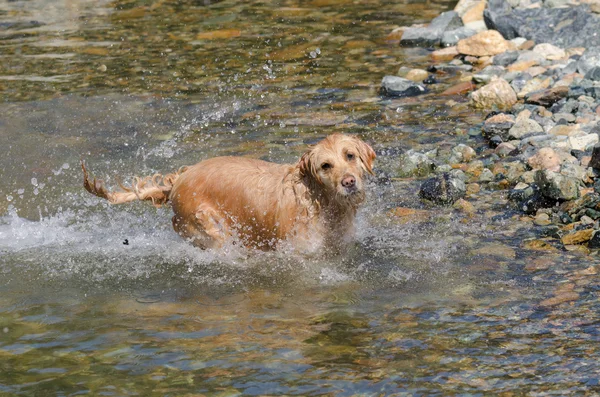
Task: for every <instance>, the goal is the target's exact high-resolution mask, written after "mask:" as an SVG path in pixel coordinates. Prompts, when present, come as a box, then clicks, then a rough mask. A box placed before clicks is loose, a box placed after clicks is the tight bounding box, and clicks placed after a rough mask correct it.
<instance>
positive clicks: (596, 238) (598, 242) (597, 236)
mask: <svg viewBox="0 0 600 397" xmlns="http://www.w3.org/2000/svg"><path fill="white" fill-rule="evenodd" d="M588 248H600V233H598V230H596V231H595V232H594V234H593V235H592V238H591V239H590V241H589V242H588Z"/></svg>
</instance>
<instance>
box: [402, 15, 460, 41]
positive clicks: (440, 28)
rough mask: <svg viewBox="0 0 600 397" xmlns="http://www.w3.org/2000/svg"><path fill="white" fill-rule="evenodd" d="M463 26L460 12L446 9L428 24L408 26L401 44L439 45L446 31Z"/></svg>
mask: <svg viewBox="0 0 600 397" xmlns="http://www.w3.org/2000/svg"><path fill="white" fill-rule="evenodd" d="M462 26H463V22H462V19H461V18H460V16H459V15H458V13H456V12H455V11H446V12H443V13H441V14H440V15H439V16H438V17H436V18H434V19H433V20H432V21H431V23H430V24H429V25H428V26H425V27H410V28H406V29H405V30H404V33H403V34H402V38H401V39H400V45H403V46H424V47H427V46H435V45H439V44H440V40H441V38H442V34H443V33H444V32H445V31H448V30H453V29H457V28H460V27H462Z"/></svg>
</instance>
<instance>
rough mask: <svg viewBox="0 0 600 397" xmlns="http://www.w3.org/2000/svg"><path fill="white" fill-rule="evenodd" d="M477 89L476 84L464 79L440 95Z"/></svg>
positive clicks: (460, 93)
mask: <svg viewBox="0 0 600 397" xmlns="http://www.w3.org/2000/svg"><path fill="white" fill-rule="evenodd" d="M474 89H475V84H473V83H471V82H470V81H463V82H462V83H458V84H456V85H453V86H452V87H450V88H448V89H446V90H445V91H443V92H442V93H441V94H440V95H442V96H451V95H462V94H466V93H468V92H471V91H473V90H474Z"/></svg>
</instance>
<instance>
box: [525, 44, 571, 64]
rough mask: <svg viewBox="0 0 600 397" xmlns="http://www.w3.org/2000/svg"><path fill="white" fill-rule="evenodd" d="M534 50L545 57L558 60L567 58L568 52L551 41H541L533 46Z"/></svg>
mask: <svg viewBox="0 0 600 397" xmlns="http://www.w3.org/2000/svg"><path fill="white" fill-rule="evenodd" d="M533 52H535V53H536V54H540V55H541V56H543V57H544V58H545V59H548V60H552V61H556V60H559V59H565V58H566V57H567V53H566V52H565V50H563V49H562V48H559V47H557V46H555V45H552V44H550V43H541V44H538V45H536V46H535V47H533Z"/></svg>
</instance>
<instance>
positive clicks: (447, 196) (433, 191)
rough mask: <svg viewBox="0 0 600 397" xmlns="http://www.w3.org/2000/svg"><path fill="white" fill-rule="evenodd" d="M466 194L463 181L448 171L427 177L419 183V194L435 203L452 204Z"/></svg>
mask: <svg viewBox="0 0 600 397" xmlns="http://www.w3.org/2000/svg"><path fill="white" fill-rule="evenodd" d="M465 194H466V186H465V183H464V182H463V181H462V180H461V179H459V178H456V177H452V176H451V175H450V174H449V173H443V174H441V175H438V176H436V177H434V178H430V179H427V180H426V181H424V182H423V183H422V184H421V189H420V191H419V196H420V197H422V198H424V199H426V200H430V201H433V202H434V203H437V204H452V203H454V202H455V201H456V200H458V199H460V198H463V197H464V196H465Z"/></svg>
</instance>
